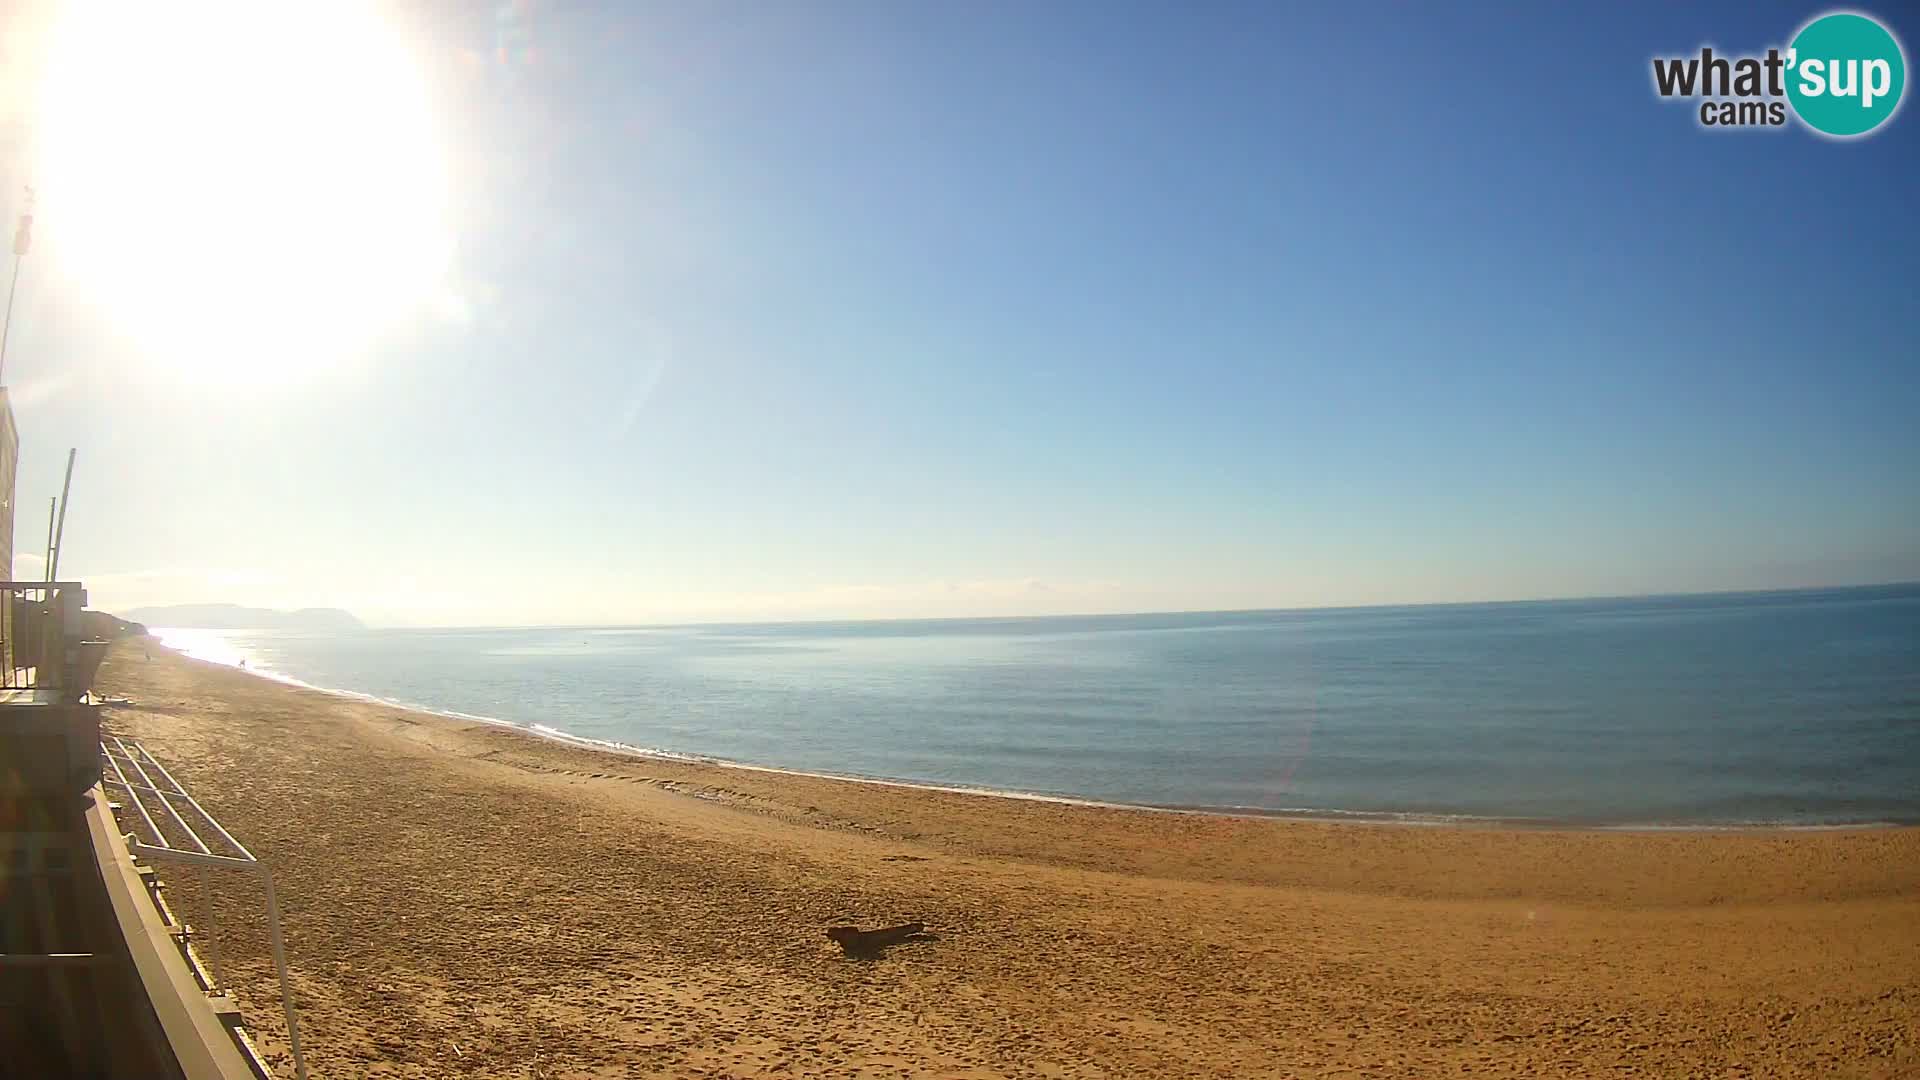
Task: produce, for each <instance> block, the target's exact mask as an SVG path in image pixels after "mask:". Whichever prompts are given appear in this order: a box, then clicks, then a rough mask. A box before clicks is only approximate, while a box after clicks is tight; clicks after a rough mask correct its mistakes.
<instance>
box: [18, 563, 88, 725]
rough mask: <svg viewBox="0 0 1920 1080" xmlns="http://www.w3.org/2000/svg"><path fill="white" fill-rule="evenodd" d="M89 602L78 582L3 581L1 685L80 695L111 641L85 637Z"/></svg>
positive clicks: (71, 696) (63, 695)
mask: <svg viewBox="0 0 1920 1080" xmlns="http://www.w3.org/2000/svg"><path fill="white" fill-rule="evenodd" d="M86 606H87V590H86V588H85V587H84V586H82V585H81V584H80V583H79V582H77V581H6V582H0V689H6V690H52V691H58V692H60V696H62V697H65V698H70V699H72V700H74V701H78V700H80V698H81V697H82V696H83V695H85V694H86V692H87V689H88V687H89V686H90V685H91V684H92V681H93V672H94V669H95V668H97V667H98V666H99V664H100V658H101V657H102V656H104V655H105V652H106V646H105V643H103V642H89V641H87V640H85V639H86V629H85V627H84V625H83V620H82V616H81V612H82V610H83V609H84V608H85V607H86Z"/></svg>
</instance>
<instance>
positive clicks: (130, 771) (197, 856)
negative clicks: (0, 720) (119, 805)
mask: <svg viewBox="0 0 1920 1080" xmlns="http://www.w3.org/2000/svg"><path fill="white" fill-rule="evenodd" d="M100 752H101V756H102V758H103V761H104V770H103V772H104V775H103V777H102V782H103V783H105V784H106V785H108V786H109V787H113V788H118V789H119V790H121V791H123V792H125V793H126V795H127V803H128V805H129V806H131V807H132V809H133V811H134V812H135V813H136V814H137V815H138V819H139V821H140V823H141V824H143V825H145V834H146V835H147V836H150V837H152V838H153V839H152V842H151V843H148V842H146V841H145V840H143V839H142V837H141V834H140V832H139V831H138V830H135V831H131V832H128V833H127V835H126V843H127V850H128V851H130V852H132V853H133V854H134V855H135V856H136V857H138V858H142V859H146V860H148V861H150V862H171V863H178V864H186V865H191V866H206V867H216V868H221V869H230V870H250V871H252V872H253V873H255V874H257V875H258V876H259V878H260V885H261V888H262V890H263V891H264V892H265V894H266V916H267V941H268V945H269V947H270V948H271V950H272V952H273V967H274V971H275V973H276V974H277V975H278V976H279V979H280V1008H281V1010H282V1011H283V1012H284V1013H285V1014H286V1017H287V1046H288V1049H290V1050H291V1051H292V1055H293V1072H294V1076H295V1077H296V1078H297V1080H306V1077H307V1065H306V1060H305V1059H304V1058H303V1057H302V1056H301V1053H300V1024H299V1021H298V1020H297V1019H296V1018H295V1017H294V1009H293V987H292V983H291V981H290V980H289V978H288V976H287V949H286V943H285V940H284V939H283V938H282V936H281V932H280V902H279V900H278V898H277V897H276V896H275V895H274V891H273V874H272V873H271V872H270V871H269V870H268V869H267V867H266V864H265V863H262V862H261V861H260V860H259V859H256V858H255V857H254V855H253V852H251V851H248V850H247V848H246V845H244V844H242V843H240V841H238V840H235V839H234V838H233V834H232V833H229V832H228V831H227V830H226V828H225V827H224V826H222V825H221V824H220V822H219V821H217V820H216V819H215V818H214V816H213V815H212V814H210V813H208V812H207V809H206V807H204V806H201V805H200V803H199V801H198V800H197V799H195V798H194V797H193V796H192V795H190V794H188V792H187V789H186V788H185V787H184V786H182V785H181V783H180V781H178V780H176V779H174V776H173V774H172V773H170V772H168V771H167V767H166V766H165V765H162V764H160V762H159V760H158V759H156V758H155V757H154V756H153V755H152V754H151V753H149V752H148V750H147V748H146V747H144V746H142V745H140V744H139V743H138V742H135V741H133V740H131V739H125V738H122V737H121V736H119V735H115V734H112V733H109V732H103V733H101V736H100ZM182 807H184V808H185V812H183V811H182ZM162 821H165V822H167V823H168V824H167V826H166V827H165V828H162V827H161V824H160V823H161V822H162ZM193 822H198V823H199V826H200V827H199V828H197V829H196V828H195V827H194V824H193ZM125 827H126V826H125V824H124V823H123V824H122V828H123V829H124V828H125ZM169 833H172V834H173V837H174V838H177V839H179V840H180V841H182V842H183V843H184V844H186V845H188V846H185V847H176V846H175V845H174V842H173V840H172V839H169V835H168V834H169ZM203 833H204V834H206V835H202V834H203ZM208 837H212V838H213V839H214V840H215V842H216V844H217V846H218V847H219V848H220V850H215V845H209V844H208V842H207V839H208ZM208 912H209V923H210V924H211V912H212V906H211V904H209V905H208ZM211 930H212V936H210V937H208V938H207V939H206V940H207V943H208V946H209V951H210V954H211V958H212V961H213V964H212V967H213V973H212V978H211V980H210V982H209V985H207V986H206V987H205V989H206V991H207V992H208V993H209V994H216V993H222V992H225V991H226V990H227V989H228V986H227V982H226V978H225V976H224V975H223V974H222V972H221V965H220V950H219V928H218V927H217V926H215V927H211ZM192 939H193V935H192V934H191V933H189V932H183V933H181V934H180V935H179V943H180V949H181V951H182V953H184V954H187V959H188V962H189V964H191V965H193V966H196V967H197V966H198V963H197V957H195V956H194V955H192V954H191V951H190V950H191V949H192Z"/></svg>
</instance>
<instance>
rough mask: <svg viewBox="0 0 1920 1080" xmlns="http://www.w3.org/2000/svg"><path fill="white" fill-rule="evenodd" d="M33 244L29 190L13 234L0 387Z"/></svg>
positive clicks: (0, 328)
mask: <svg viewBox="0 0 1920 1080" xmlns="http://www.w3.org/2000/svg"><path fill="white" fill-rule="evenodd" d="M32 243H33V189H32V188H28V189H27V202H26V209H24V210H22V211H21V212H20V225H19V227H18V228H16V229H15V230H14V233H13V280H12V281H10V282H9V283H8V284H7V317H6V319H5V320H0V386H5V385H6V379H5V378H4V375H5V373H6V370H7V338H8V337H9V336H10V335H11V334H12V333H13V294H14V293H16V292H18V291H19V289H20V264H21V262H23V261H24V260H25V259H26V257H27V248H28V247H29V246H30V245H31V244H32Z"/></svg>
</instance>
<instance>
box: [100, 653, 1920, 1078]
mask: <svg viewBox="0 0 1920 1080" xmlns="http://www.w3.org/2000/svg"><path fill="white" fill-rule="evenodd" d="M97 686H98V688H99V690H100V691H101V692H103V693H106V694H110V695H120V696H124V697H125V698H126V699H128V701H127V703H125V704H118V705H114V706H112V707H110V708H108V709H107V710H106V722H107V724H108V725H109V726H110V727H112V728H114V729H115V730H117V731H119V732H121V733H124V734H127V735H131V736H134V737H137V738H139V739H141V740H143V741H144V742H145V743H146V744H147V745H148V747H149V748H150V749H151V750H153V752H154V753H155V754H157V755H159V756H160V758H161V759H162V760H163V761H165V762H166V763H167V764H168V765H169V766H170V767H171V768H172V769H173V771H174V772H175V773H176V774H177V775H178V776H179V777H180V778H181V779H182V780H184V781H185V782H186V783H187V784H189V785H190V786H191V787H193V788H194V789H195V791H196V793H197V794H198V795H199V797H200V799H201V801H202V802H203V803H204V804H206V805H207V807H208V808H209V809H210V810H212V811H213V812H214V813H216V814H217V815H219V816H220V817H221V819H222V820H223V821H224V823H225V824H226V825H227V826H228V827H229V828H230V829H232V830H233V831H234V832H235V833H236V835H238V836H239V837H240V838H241V839H242V840H244V841H245V842H247V843H248V844H249V845H250V846H251V847H252V848H253V849H254V851H255V852H256V853H258V854H259V856H260V857H261V858H262V859H263V860H265V861H267V862H268V863H269V864H270V865H271V866H272V868H273V870H274V873H275V876H276V880H277V881H278V883H279V889H280V893H281V902H282V904H283V906H284V908H285V912H286V920H287V925H286V933H287V944H288V948H289V951H290V954H291V957H292V962H293V968H294V973H295V980H296V985H297V991H298V996H299V1001H298V1004H299V1009H300V1013H299V1015H300V1018H301V1023H302V1028H303V1032H302V1033H303V1038H304V1042H305V1045H306V1050H307V1055H308V1061H309V1065H310V1067H311V1071H312V1074H313V1075H314V1076H316V1077H359V1076H399V1077H443V1076H444V1077H454V1076H486V1077H516V1078H545V1077H605V1078H611V1077H630V1076H671V1077H707V1078H716V1077H774V1076H821V1077H969V1078H982V1080H984V1078H991V1077H1029V1076H1031V1077H1187V1076H1195V1077H1200V1076H1204V1077H1246V1076H1276V1077H1320V1076H1326V1077H1336V1076H1337V1077H1424V1076H1441V1075H1448V1076H1453V1075H1471V1076H1482V1077H1484V1076H1497V1077H1535V1076H1569V1077H1575V1076H1577V1077H1587V1076H1676V1077H1678V1076H1712V1077H1785V1076H1823V1077H1828V1076H1837V1077H1902V1076H1915V1075H1920V830H1913V829H1883V830H1858V831H1805V832H1741V833H1693V832H1666V833H1620V832H1577V831H1552V830H1526V831H1522V830H1496V829H1465V828H1417V827H1384V826H1362V825H1340V824H1320V823H1311V822H1294V821H1274V820H1258V819H1240V818H1225V817H1208V816H1201V815H1190V814H1169V813H1156V812H1149V811H1135V810H1124V809H1111V808H1099V807H1085V806H1074V805H1064V804H1054V803H1044V802H1033V801H1022V800H1014V799H1002V798H993V797H988V796H980V795H970V794H960V793H949V792H937V791H925V790H917V789H910V788H904V787H893V786H878V785H871V784H859V783H853V782H847V781H837V780H827V779H820V778H815V777H807V776H798V775H789V774H781V773H773V772H761V771H746V770H739V769H729V768H724V767H719V766H712V765H702V764H692V763H683V762H674V761H661V760H653V759H644V758H637V757H632V756H626V755H619V754H613V753H608V752H602V751H597V750H592V749H585V748H579V747H574V746H568V745H562V744H559V743H556V742H553V741H550V740H543V739H540V738H537V737H534V736H530V735H528V734H525V733H522V732H518V731H515V730H511V729H507V728H502V727H499V726H495V725H488V724H482V723H475V722H466V721H458V720H449V719H445V718H441V717H436V716H431V715H427V714H422V713H413V712H407V711H403V710H400V709H396V708H393V707H389V706H384V705H379V704H373V703H368V702H364V701H359V700H355V699H351V698H346V697H342V696H338V695H332V694H327V693H322V692H319V691H314V690H308V689H302V688H296V687H289V686H284V685H280V684H276V683H273V682H270V681H267V680H264V679H260V678H257V677H254V676H251V675H247V674H244V673H241V672H237V671H233V670H229V669H225V668H220V667H215V666H212V665H208V664H203V663H200V662H197V661H190V660H187V659H184V658H181V657H179V656H176V655H174V654H171V653H169V652H166V651H165V650H163V649H161V648H159V647H158V646H155V647H154V648H153V650H152V659H151V660H145V659H143V653H142V649H141V646H140V643H139V642H138V641H124V642H122V643H121V644H119V645H118V646H116V648H115V649H114V651H113V653H112V655H111V657H110V658H109V660H108V662H107V663H106V665H105V666H104V667H103V668H102V670H101V673H100V677H99V679H98V681H97ZM565 720H566V718H565V717H564V716H556V717H555V718H554V719H553V721H552V722H553V723H554V724H555V725H556V726H561V727H564V726H565ZM166 876H167V878H168V880H169V883H170V885H171V887H172V889H173V891H174V894H175V896H176V898H177V900H178V902H179V903H180V905H181V906H182V908H183V909H184V910H185V912H186V913H187V915H188V917H189V918H191V919H195V920H196V921H198V920H199V919H202V918H204V916H203V915H199V914H197V913H198V912H202V911H205V910H206V907H207V905H208V904H209V903H211V904H212V905H213V914H214V915H215V916H216V921H217V924H218V926H219V928H220V930H221V931H222V950H221V952H222V960H223V962H224V964H225V966H226V968H227V973H228V975H229V978H230V980H231V981H232V982H233V983H234V984H235V985H236V986H237V987H238V991H239V996H240V999H241V1004H242V1007H243V1009H244V1010H245V1013H246V1016H247V1019H248V1022H249V1024H250V1025H252V1026H253V1028H254V1029H255V1030H256V1032H258V1033H259V1034H260V1036H261V1037H262V1040H263V1042H264V1044H265V1045H266V1046H267V1047H268V1048H269V1050H270V1052H271V1055H272V1057H273V1059H274V1061H275V1065H276V1068H277V1069H279V1070H281V1071H282V1074H283V1075H291V1070H290V1067H289V1063H288V1059H287V1057H286V1053H285V1047H286V1032H285V1028H284V1023H283V1022H282V1021H281V1019H280V1017H279V1015H278V1002H277V997H276V995H275V992H274V981H273V975H272V968H271V964H270V963H269V961H268V960H267V954H266V946H265V936H264V932H263V923H262V920H261V918H260V915H259V898H258V893H257V891H255V887H254V886H253V884H252V883H251V882H248V881H246V880H244V879H241V878H238V877H224V876H221V875H220V874H219V873H217V872H205V871H198V870H180V871H170V872H168V873H167V874H166ZM906 921H919V922H924V923H926V925H927V929H928V930H929V931H930V932H931V933H930V937H931V939H930V940H923V941H915V942H909V943H905V944H902V945H898V946H895V947H893V948H892V949H890V950H889V951H888V952H887V953H886V954H885V955H884V956H882V957H880V958H878V959H872V960H850V959H845V958H843V957H842V956H841V955H840V954H839V951H838V949H837V948H836V947H835V946H834V945H833V944H832V943H831V942H830V941H828V940H827V939H826V937H825V936H824V934H823V931H824V929H825V928H826V927H829V926H833V925H835V924H840V923H855V924H859V925H862V926H867V927H873V926H879V925H882V924H886V923H892V922H906Z"/></svg>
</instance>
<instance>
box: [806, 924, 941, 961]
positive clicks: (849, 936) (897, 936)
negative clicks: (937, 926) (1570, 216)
mask: <svg viewBox="0 0 1920 1080" xmlns="http://www.w3.org/2000/svg"><path fill="white" fill-rule="evenodd" d="M926 931H927V928H926V926H925V925H924V924H921V923H917V922H910V923H901V924H900V925H899V926H889V927H887V928H885V929H883V930H862V929H860V928H859V927H857V926H831V927H828V928H827V936H828V937H830V938H832V939H833V940H834V942H835V943H836V944H838V945H839V946H840V948H841V949H842V950H843V951H844V952H845V953H846V954H847V955H848V956H874V955H877V954H878V953H879V952H880V950H882V949H884V948H886V947H887V946H889V945H898V944H900V943H901V942H903V941H906V940H908V939H909V938H916V937H919V936H920V935H922V934H924V933H926Z"/></svg>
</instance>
